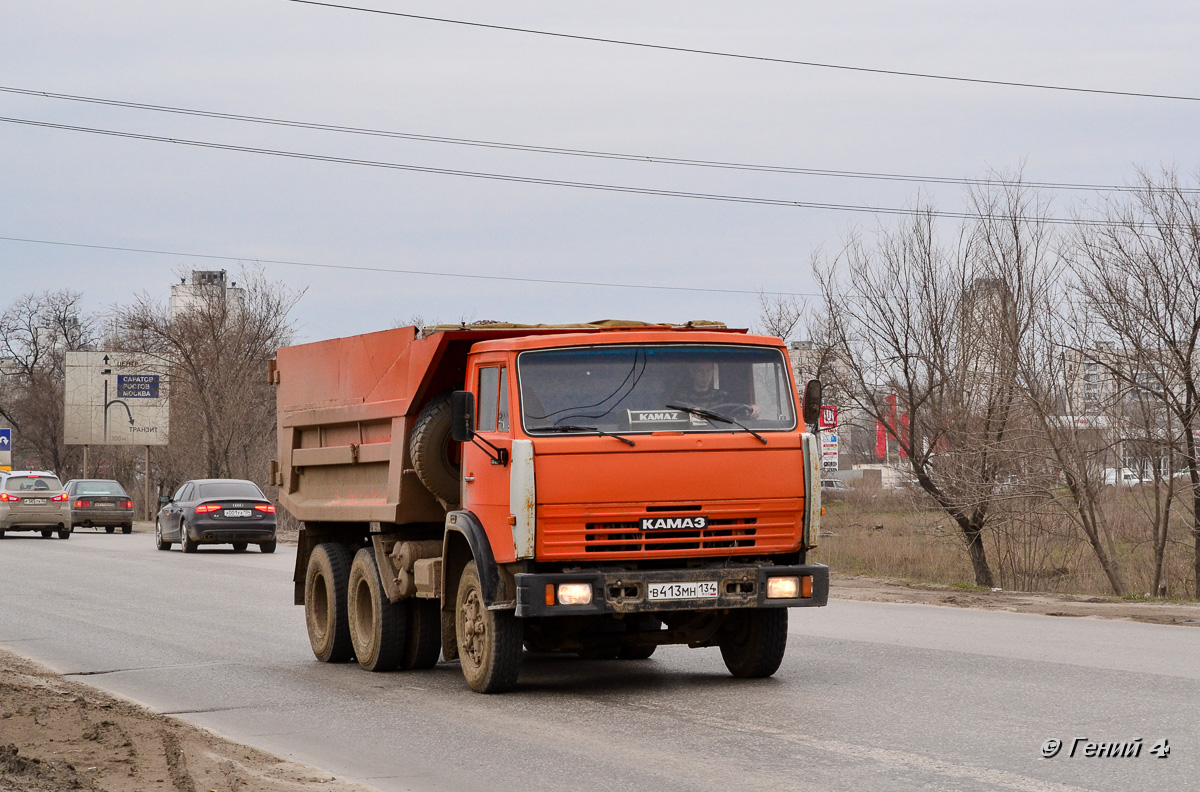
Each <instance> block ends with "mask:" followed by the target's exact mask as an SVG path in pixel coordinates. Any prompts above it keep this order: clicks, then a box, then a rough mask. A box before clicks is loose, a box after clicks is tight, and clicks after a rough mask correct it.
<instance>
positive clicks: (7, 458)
mask: <svg viewBox="0 0 1200 792" xmlns="http://www.w3.org/2000/svg"><path fill="white" fill-rule="evenodd" d="M0 470H12V429H0Z"/></svg>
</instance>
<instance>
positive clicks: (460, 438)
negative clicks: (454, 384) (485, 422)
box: [450, 390, 475, 443]
mask: <svg viewBox="0 0 1200 792" xmlns="http://www.w3.org/2000/svg"><path fill="white" fill-rule="evenodd" d="M474 437H475V394H474V393H471V391H465V390H460V391H454V393H451V394H450V438H451V439H452V440H456V441H457V442H459V443H469V442H471V440H473V439H474Z"/></svg>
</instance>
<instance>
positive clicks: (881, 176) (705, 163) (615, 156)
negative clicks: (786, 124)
mask: <svg viewBox="0 0 1200 792" xmlns="http://www.w3.org/2000/svg"><path fill="white" fill-rule="evenodd" d="M0 92H4V93H11V94H18V95H21V96H36V97H39V98H46V99H60V100H64V101H70V102H83V103H88V104H97V105H103V106H107V107H125V108H130V109H134V110H150V111H153V112H159V113H170V114H175V115H184V116H195V117H199V118H213V119H220V120H224V121H242V122H247V123H252V124H265V125H270V126H280V127H288V128H293V129H310V130H316V131H321V132H337V133H344V134H352V135H365V136H369V137H382V138H392V139H398V140H415V141H421V142H426V143H445V144H450V145H456V146H470V147H477V148H492V149H501V150H505V151H523V152H531V153H536V154H554V155H561V156H569V157H585V158H591V159H608V160H617V161H621V162H642V163H652V164H658V165H684V166H690V167H697V168H714V169H720V170H737V171H751V172H755V173H780V174H794V175H801V176H827V177H834V178H848V179H869V180H879V181H899V182H912V183H918V184H956V185H965V186H981V187H982V186H1005V187H1018V186H1019V187H1031V188H1035V189H1043V190H1086V191H1094V192H1128V191H1135V190H1139V189H1141V188H1138V187H1130V186H1128V185H1117V184H1081V183H1071V182H1035V181H1015V180H1011V179H1003V178H986V179H970V178H961V177H954V176H920V175H913V174H902V173H885V172H879V171H849V170H835V169H832V168H802V167H793V166H787V165H763V164H753V163H744V162H728V161H722V160H704V159H689V158H685V157H665V156H658V155H654V154H628V153H621V152H612V151H597V150H593V149H576V148H565V147H561V146H542V145H534V144H529V143H507V142H498V141H491V140H478V139H473V138H457V137H447V136H445V135H428V134H421V133H416V132H395V131H389V130H384V129H369V128H364V127H353V126H342V125H338V124H323V123H318V122H313V121H295V120H288V119H283V118H270V117H266V116H251V115H241V114H238V113H225V112H220V111H216V110H198V109H194V108H185V107H174V106H171V105H158V104H147V103H144V102H129V101H124V100H121V99H106V98H102V97H94V96H77V95H73V94H63V93H54V92H51V91H38V90H34V89H30V88H15V87H11V86H3V85H0ZM1189 192H1190V190H1189Z"/></svg>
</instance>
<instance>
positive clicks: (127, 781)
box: [0, 649, 371, 792]
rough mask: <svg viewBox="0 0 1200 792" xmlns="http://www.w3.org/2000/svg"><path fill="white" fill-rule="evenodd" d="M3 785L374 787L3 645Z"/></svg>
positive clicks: (334, 790)
mask: <svg viewBox="0 0 1200 792" xmlns="http://www.w3.org/2000/svg"><path fill="white" fill-rule="evenodd" d="M0 789H4V790H11V792H57V791H58V790H63V789H81V790H95V791H96V792H151V791H153V790H164V791H170V792H205V791H206V790H221V792H227V791H228V792H316V790H322V792H371V790H370V788H369V787H365V786H362V785H359V784H353V783H350V782H347V781H344V780H341V779H338V778H335V777H333V776H332V775H330V774H329V773H326V772H323V771H321V770H318V769H316V768H313V767H308V766H306V765H301V764H298V763H296V762H291V761H288V760H286V759H281V758H279V757H276V756H272V755H271V754H268V753H265V752H263V751H259V750H257V749H254V748H248V747H246V746H244V745H239V744H238V743H235V742H231V741H229V740H226V739H223V738H221V737H219V736H217V735H215V734H213V733H212V732H209V731H206V730H205V729H201V728H199V727H197V726H193V725H191V724H188V723H184V722H183V721H180V720H177V719H175V718H172V717H169V716H165V715H157V714H155V713H153V712H151V711H150V710H148V709H146V708H144V707H142V706H139V705H137V704H134V703H132V702H130V701H126V700H123V699H118V698H115V697H113V696H110V695H108V694H106V693H103V692H101V691H99V690H97V689H95V688H92V687H88V686H87V685H83V684H80V683H78V682H74V681H71V680H68V679H64V678H63V677H62V676H60V675H59V674H57V673H55V672H53V671H51V670H50V669H48V668H46V667H45V666H41V665H38V664H37V663H34V662H32V661H30V660H28V659H26V658H24V657H21V656H20V655H17V654H15V653H13V652H11V651H9V650H6V649H0Z"/></svg>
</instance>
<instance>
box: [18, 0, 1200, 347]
mask: <svg viewBox="0 0 1200 792" xmlns="http://www.w3.org/2000/svg"><path fill="white" fill-rule="evenodd" d="M346 4H348V5H358V6H369V7H371V8H375V9H383V10H390V11H399V12H404V13H410V14H424V15H434V16H439V17H448V18H453V19H459V20H464V21H472V22H482V23H489V24H495V25H504V26H516V27H525V28H537V29H542V30H547V31H555V32H561V33H571V34H578V35H585V36H595V37H604V38H613V39H625V40H632V41H640V42H646V43H654V44H662V45H669V46H677V47H687V48H699V49H709V50H720V51H726V52H736V53H744V54H748V55H760V56H766V57H773V58H782V59H790V60H803V61H816V62H824V63H834V64H842V65H847V66H860V67H868V68H873V69H885V70H899V71H907V72H927V73H936V74H944V75H954V76H961V77H975V78H983V79H991V80H1002V81H1013V82H1023V83H1043V84H1054V85H1065V86H1078V87H1087V88H1097V89H1107V90H1117V91H1132V92H1146V93H1156V94H1172V95H1183V96H1191V97H1197V96H1200V68H1198V66H1200V64H1198V63H1197V53H1198V52H1200V50H1198V49H1197V45H1196V41H1197V37H1198V34H1200V5H1197V4H1195V3H1184V2H1176V3H1158V4H1152V5H1144V4H1142V5H1139V4H1131V3H1127V2H1120V3H1119V2H1093V3H1079V2H1069V3H1068V2H1046V0H1040V1H1039V2H1006V3H988V4H983V3H963V2H909V3H895V2H840V3H827V2H822V3H807V2H741V3H712V2H695V0H687V1H686V2H685V1H684V0H674V1H668V0H664V1H662V2H645V1H644V0H642V2H605V3H562V2H548V1H547V2H508V3H467V2H447V1H445V0H443V2H436V3H435V2H397V0H357V1H356V0H347V2H346ZM0 86H3V87H4V88H16V89H25V90H35V91H46V92H54V93H60V94H70V95H76V96H87V97H94V98H102V99H109V100H119V101H122V102H136V103H144V104H155V105H164V106H171V107H180V108H190V109H199V110H206V111H213V112H219V113H229V114H240V115H253V116H260V117H270V118H277V119H287V120H292V121H304V122H316V123H321V124H332V125H339V126H349V127H359V128H370V129H376V130H387V131H390V132H400V133H413V134H420V135H429V136H439V137H454V138H469V139H474V140H485V141H497V142H504V143H516V144H532V145H537V146H548V147H556V148H571V149H588V150H598V151H608V152H620V153H627V154H633V155H646V156H657V157H675V158H688V159H703V160H720V161H726V162H738V163H754V164H763V165H777V166H790V167H797V168H817V169H830V170H839V171H872V172H888V173H900V174H915V175H923V176H944V177H982V176H985V175H986V174H987V173H988V172H989V170H990V169H998V170H1007V171H1011V170H1014V169H1016V168H1018V167H1021V166H1022V165H1023V167H1024V173H1025V177H1026V178H1027V179H1029V180H1033V181H1045V182H1085V183H1097V184H1121V183H1125V182H1128V181H1130V180H1131V179H1132V178H1133V177H1134V175H1135V168H1136V167H1139V166H1141V167H1147V168H1150V169H1158V168H1159V167H1161V166H1163V165H1168V166H1170V165H1174V166H1177V167H1178V168H1179V169H1180V170H1181V171H1183V172H1184V173H1186V174H1192V173H1195V172H1196V169H1197V165H1198V162H1197V155H1198V151H1197V143H1198V141H1200V137H1198V136H1197V129H1198V125H1197V118H1198V116H1200V102H1196V101H1172V100H1164V99H1147V98H1136V97H1122V96H1105V95H1096V94H1084V93H1064V92H1055V91H1045V90H1034V89H1027V88H1014V87H1002V86H991V85H982V84H967V83H958V82H946V81H935V80H928V79H916V78H910V77H899V76H886V75H878V74H865V73H857V72H849V71H837V70H830V69H822V68H813V67H806V66H798V65H788V64H780V63H768V62H759V61H751V60H737V59H731V58H722V57H712V56H704V55H697V54H688V53H680V52H666V51H660V50H650V49H644V48H633V47H626V46H618V45H613V44H603V43H594V42H585V41H579V40H571V39H565V38H552V37H545V36H535V35H529V34H525V33H516V32H506V31H499V30H490V29H481V28H478V27H467V26H461V25H453V24H446V23H437V22H431V21H421V20H415V19H407V18H399V17H393V16H384V15H379V14H370V13H362V12H355V11H349V10H340V9H334V8H326V7H317V6H313V5H305V4H299V3H294V2H288V1H287V0H236V2H233V1H229V2H223V1H218V0H204V1H203V2H201V1H200V0H192V1H191V2H188V1H187V0H174V1H173V2H163V0H153V1H152V0H145V1H144V2H122V1H121V0H107V1H106V2H103V3H98V2H94V1H88V2H83V1H77V2H67V1H65V0H63V1H60V0H38V2H7V3H4V5H3V10H2V11H0ZM0 116H3V117H5V118H9V119H24V120H32V121H38V122H49V123H54V124H62V125H70V126H81V127H90V128H95V129H106V130H112V131H119V132H123V133H135V134H139V135H149V136H160V137H169V138H174V139H186V140H193V141H203V142H207V143H219V144H225V145H234V146H243V147H255V148H262V149H272V150H278V151H289V152H300V153H305V154H312V155H320V156H327V157H339V158H352V159H361V160H371V161H375V162H387V163H396V164H403V165H409V166H420V167H426V168H438V169H452V170H463V171H473V172H481V173H490V174H505V175H510V176H519V177H533V178H537V179H552V180H563V181H574V182H590V183H601V184H610V185H622V186H631V187H640V188H650V189H655V190H673V191H685V192H698V193H710V194H726V195H737V196H748V197H754V198H769V199H784V200H792V201H803V202H815V203H825V204H843V205H855V206H873V207H903V206H906V205H911V204H912V203H913V201H914V200H915V197H916V194H917V191H918V189H920V190H922V191H923V192H924V193H925V195H926V196H928V197H929V198H930V199H932V200H933V201H935V202H936V204H937V205H938V206H939V207H940V208H942V209H945V210H948V211H957V210H961V209H962V208H963V207H964V200H963V192H962V189H961V188H960V187H956V186H929V185H924V186H921V185H917V184H913V183H903V182H888V181H878V180H863V179H849V178H837V177H827V176H810V175H797V174H777V173H776V174H765V173H753V172H744V171H733V170H715V169H711V168H694V167H682V166H676V165H666V164H653V163H646V162H618V161H610V160H602V159H587V158H580V157H568V156H560V155H552V154H545V153H530V152H525V151H505V150H497V149H493V148H477V147H476V148H472V147H465V146H459V145H449V144H445V143H434V142H422V141H413V140H404V139H395V138H381V137H365V136H361V135H349V134H342V133H335V132H329V131H314V130H305V129H294V128H293V129H289V128H282V127H279V126H263V125H255V124H249V123H245V122H240V121H233V120H216V119H208V118H197V117H194V116H185V115H172V114H164V113H158V112H150V111H146V110H138V109H129V108H123V107H113V106H102V105H96V104H87V103H81V102H75V101H64V100H61V99H50V98H40V97H32V96H27V95H20V94H13V93H7V92H0ZM1085 200H1092V201H1094V200H1095V196H1094V195H1091V196H1089V195H1088V194H1078V193H1074V194H1073V193H1062V194H1056V195H1055V197H1054V204H1053V206H1054V209H1055V211H1056V212H1058V213H1061V214H1064V215H1065V214H1067V213H1069V211H1070V210H1071V208H1072V207H1073V206H1075V205H1077V204H1078V202H1080V201H1085ZM878 222H881V221H880V220H879V219H877V218H876V217H874V216H872V215H869V214H854V213H848V212H841V211H832V210H827V209H811V208H796V207H781V206H763V205H752V204H739V203H725V202H715V201H703V200H697V199H693V198H678V197H664V196H658V195H631V194H623V193H615V192H602V191H592V190H583V189H578V188H571V187H562V186H546V185H542V184H517V183H509V182H503V181H492V180H481V179H473V178H464V177H461V176H451V175H438V174H430V173H415V172H408V171H402V170H396V169H385V168H377V167H375V168H373V167H364V166H359V165H350V164H339V163H330V162H314V161H310V160H303V159H293V158H281V157H276V156H268V155H264V154H252V153H243V152H234V151H225V150H213V149H205V148H199V147H195V146H185V145H180V144H172V143H165V142H157V141H147V140H135V139H128V138H119V137H112V136H101V135H96V134H90V133H84V132H78V131H67V130H61V129H50V128H42V127H33V126H27V125H19V124H14V123H11V122H0V236H5V237H20V238H25V239H36V240H43V241H48V242H65V243H77V244H83V245H97V246H111V247H125V248H140V249H151V250H157V251H168V253H166V254H144V253H133V252H119V251H102V250H94V249H87V248H80V247H64V246H55V245H44V244H31V243H23V242H13V241H0V286H2V288H3V290H4V294H3V297H4V299H3V300H2V301H0V302H2V303H3V305H4V306H6V305H8V304H9V303H10V302H11V301H12V298H15V297H16V296H17V295H19V294H21V293H23V292H28V291H41V290H44V289H57V288H63V287H68V288H72V289H76V290H79V291H82V292H83V293H84V294H85V295H86V300H87V304H88V306H89V308H90V309H92V310H95V311H101V310H104V309H105V308H107V307H108V306H111V305H112V304H114V303H121V302H127V301H129V300H130V299H131V297H132V296H133V295H134V294H135V293H137V292H140V291H143V290H145V291H147V292H149V293H150V294H153V295H156V296H160V297H161V298H162V299H163V300H164V301H165V299H166V297H167V294H168V293H169V287H170V284H171V283H172V282H177V281H176V280H175V279H176V273H177V272H178V271H179V270H181V269H186V270H190V269H193V268H196V269H222V268H225V269H229V270H231V271H232V272H234V273H236V271H237V269H238V266H239V265H238V263H237V261H236V260H235V261H221V260H205V259H201V258H187V257H185V256H183V255H180V254H208V255H214V256H229V257H233V258H234V259H240V260H243V261H245V262H253V261H255V260H260V261H261V260H272V261H293V262H304V263H307V264H314V265H326V266H352V267H365V268H376V269H392V270H422V271H429V272H441V273H460V274H474V275H492V276H502V277H512V278H544V279H556V280H567V281H592V282H597V281H600V282H606V283H622V284H631V285H653V286H676V287H697V288H704V289H723V290H731V293H714V292H702V291H682V290H652V289H632V288H613V287H608V286H577V285H576V286H572V285H548V284H533V283H522V282H518V281H491V280H476V279H463V278H453V277H438V276H430V275H415V274H395V273H383V272H366V271H361V270H352V269H322V268H317V267H305V266H289V265H284V264H264V265H263V267H264V271H265V274H266V275H267V276H268V277H269V278H271V279H275V280H285V281H287V282H288V283H289V284H291V285H292V286H294V287H297V288H306V289H307V293H306V294H305V296H304V297H303V299H302V300H301V301H300V303H299V305H298V306H297V309H296V312H295V319H296V320H297V322H298V324H299V330H300V339H301V340H318V339H322V338H331V337H335V336H342V335H350V334H354V333H361V332H368V331H371V330H378V329H383V328H386V327H389V326H392V325H394V324H397V323H406V322H407V320H408V319H409V318H410V317H413V316H416V315H420V316H422V317H424V318H425V319H426V320H427V321H429V320H433V319H440V320H442V321H458V320H459V319H462V318H465V319H468V320H471V319H500V320H506V321H519V322H572V321H583V320H592V319H603V318H631V319H644V320H666V321H684V320H687V319H717V320H722V321H725V322H727V323H729V324H731V325H735V326H748V325H753V324H754V323H755V321H756V318H757V310H758V301H757V298H756V297H755V296H754V295H753V294H744V293H737V292H738V291H750V292H754V291H756V290H766V291H775V292H794V293H802V294H803V293H811V292H813V291H814V286H813V281H812V277H811V273H810V271H809V260H810V257H811V254H812V251H813V250H814V249H816V248H824V249H826V250H831V249H834V250H835V249H837V248H838V247H839V246H840V242H841V240H842V239H843V238H844V237H845V235H846V234H847V233H848V232H849V231H850V230H851V229H852V228H854V227H856V226H861V227H865V228H872V227H875V226H876V224H877V223H878ZM882 222H888V221H887V220H886V219H885V220H883V221H882ZM231 277H234V278H236V274H235V275H233V276H231ZM0 307H2V306H0Z"/></svg>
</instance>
